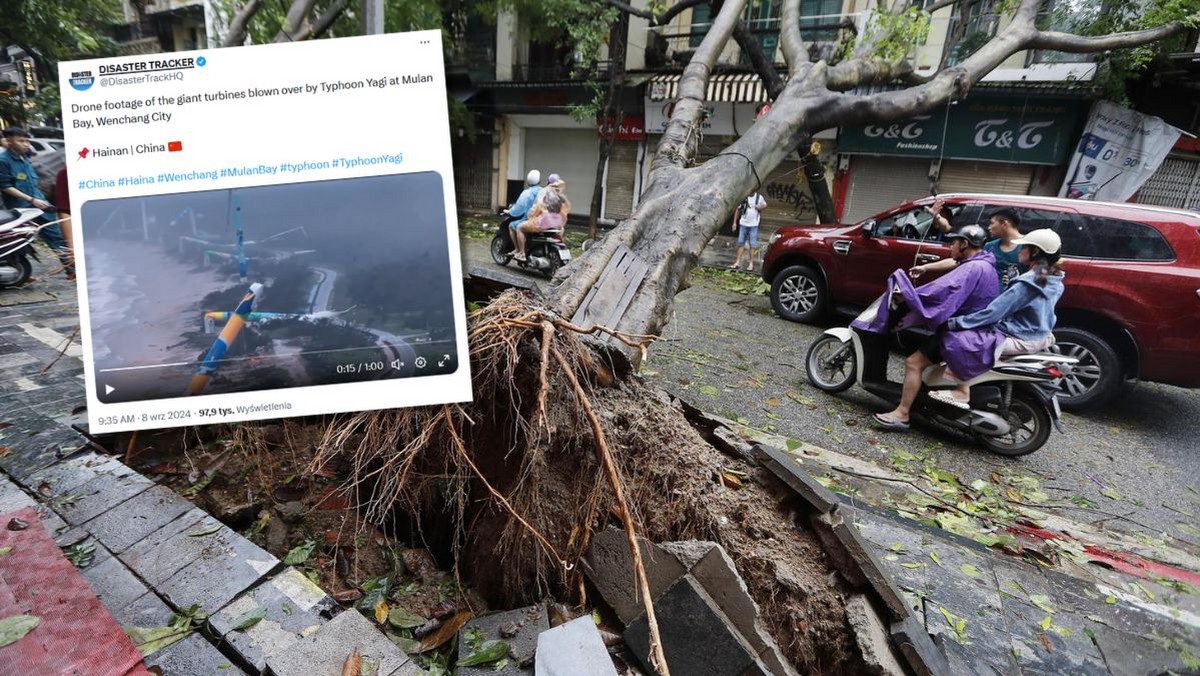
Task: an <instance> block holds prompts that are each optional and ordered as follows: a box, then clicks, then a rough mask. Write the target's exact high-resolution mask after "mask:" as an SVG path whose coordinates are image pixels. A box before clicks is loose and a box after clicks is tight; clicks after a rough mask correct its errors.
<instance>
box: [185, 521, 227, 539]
mask: <svg viewBox="0 0 1200 676" xmlns="http://www.w3.org/2000/svg"><path fill="white" fill-rule="evenodd" d="M224 527H225V524H223V523H218V524H216V525H214V526H209V527H208V528H202V529H200V530H198V531H196V532H195V533H188V535H190V536H192V537H194V538H199V537H204V536H205V535H212V534H213V533H215V532H217V531H219V530H221V529H222V528H224Z"/></svg>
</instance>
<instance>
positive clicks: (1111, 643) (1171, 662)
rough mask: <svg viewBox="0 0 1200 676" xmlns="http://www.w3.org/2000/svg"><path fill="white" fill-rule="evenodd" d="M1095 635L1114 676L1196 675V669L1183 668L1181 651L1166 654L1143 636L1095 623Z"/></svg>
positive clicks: (1093, 625)
mask: <svg viewBox="0 0 1200 676" xmlns="http://www.w3.org/2000/svg"><path fill="white" fill-rule="evenodd" d="M1092 631H1093V633H1094V634H1095V636H1096V645H1097V646H1098V647H1099V649H1100V653H1101V654H1102V655H1103V659H1104V664H1105V666H1106V667H1107V668H1108V670H1109V672H1111V673H1112V675H1113V676H1152V675H1154V676H1157V675H1158V674H1166V673H1179V674H1187V673H1194V671H1195V669H1194V667H1193V668H1192V671H1189V670H1188V669H1189V668H1188V667H1187V666H1185V665H1184V664H1183V659H1182V656H1181V655H1180V653H1179V651H1177V650H1164V649H1163V648H1162V646H1160V645H1158V644H1157V643H1155V642H1153V641H1150V640H1148V639H1146V638H1143V637H1141V636H1137V635H1135V634H1131V633H1129V632H1124V631H1117V630H1115V629H1112V628H1110V627H1105V626H1103V625H1100V624H1095V623H1093V624H1092Z"/></svg>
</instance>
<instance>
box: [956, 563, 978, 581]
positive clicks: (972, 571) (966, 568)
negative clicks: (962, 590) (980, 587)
mask: <svg viewBox="0 0 1200 676" xmlns="http://www.w3.org/2000/svg"><path fill="white" fill-rule="evenodd" d="M958 569H959V570H961V571H962V572H963V575H967V576H970V577H973V578H976V579H979V578H982V577H983V573H981V572H979V569H978V568H976V567H975V566H974V564H970V563H964V564H962V565H961V566H959V567H958Z"/></svg>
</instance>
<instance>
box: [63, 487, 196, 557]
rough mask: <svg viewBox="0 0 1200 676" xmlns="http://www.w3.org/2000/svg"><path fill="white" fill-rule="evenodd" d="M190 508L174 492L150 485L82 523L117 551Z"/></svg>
mask: <svg viewBox="0 0 1200 676" xmlns="http://www.w3.org/2000/svg"><path fill="white" fill-rule="evenodd" d="M190 509H192V504H191V503H190V502H188V501H187V500H185V499H184V498H181V497H179V495H178V494H177V493H175V491H173V490H171V489H169V488H164V487H162V486H152V487H151V488H149V489H147V490H146V491H145V492H143V493H140V494H138V495H135V496H134V497H132V498H130V499H128V500H126V501H125V502H122V503H121V504H119V505H117V506H116V507H113V508H112V509H110V510H108V511H106V512H104V513H103V514H101V515H99V516H97V517H96V518H94V519H92V520H91V521H88V522H87V523H85V524H83V527H84V528H85V529H87V531H88V532H89V533H91V534H92V535H94V536H96V538H97V539H99V540H100V542H102V543H104V546H105V547H107V548H109V549H110V550H112V551H113V552H115V553H117V554H120V553H121V552H123V551H125V550H126V549H129V548H130V547H132V546H133V545H135V544H137V542H138V541H139V540H141V539H142V538H144V537H146V536H147V535H150V534H151V533H153V532H154V531H156V530H158V529H159V528H162V527H163V526H165V525H167V524H168V523H170V522H172V521H174V520H175V519H177V518H179V517H180V516H182V515H183V514H184V513H185V512H187V511H188V510H190Z"/></svg>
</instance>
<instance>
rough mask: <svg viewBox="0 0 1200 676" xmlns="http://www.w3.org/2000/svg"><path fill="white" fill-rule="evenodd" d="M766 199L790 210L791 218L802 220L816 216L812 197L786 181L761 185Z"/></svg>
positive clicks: (813, 218)
mask: <svg viewBox="0 0 1200 676" xmlns="http://www.w3.org/2000/svg"><path fill="white" fill-rule="evenodd" d="M763 193H764V195H765V196H766V198H767V201H768V202H769V203H771V204H772V205H773V206H776V205H778V206H782V207H786V208H788V209H790V210H791V211H792V214H791V217H790V218H791V220H798V221H804V220H809V219H812V220H814V221H815V219H816V216H817V206H816V204H815V203H813V198H812V197H810V196H809V194H808V193H807V192H805V191H804V190H803V189H802V188H801V187H800V186H798V185H796V184H795V183H789V182H786V181H775V182H772V183H768V184H766V185H765V186H763Z"/></svg>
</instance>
